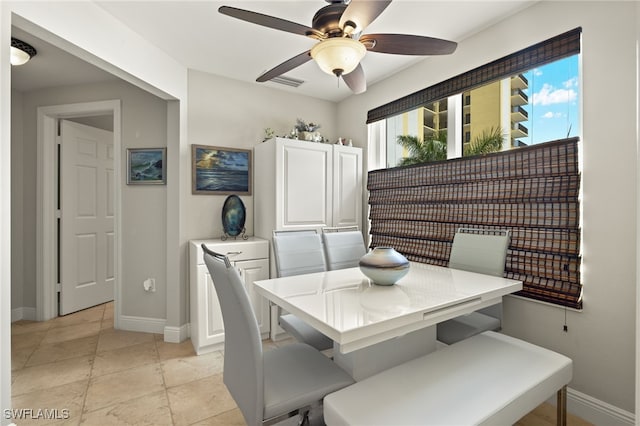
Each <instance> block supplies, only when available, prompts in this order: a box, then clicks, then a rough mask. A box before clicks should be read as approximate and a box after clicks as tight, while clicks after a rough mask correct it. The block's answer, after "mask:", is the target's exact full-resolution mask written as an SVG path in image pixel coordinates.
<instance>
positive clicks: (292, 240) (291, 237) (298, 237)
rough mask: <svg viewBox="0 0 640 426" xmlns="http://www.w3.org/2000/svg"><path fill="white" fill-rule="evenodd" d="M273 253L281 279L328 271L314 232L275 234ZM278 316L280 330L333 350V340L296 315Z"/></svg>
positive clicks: (304, 341) (280, 232) (319, 347)
mask: <svg viewBox="0 0 640 426" xmlns="http://www.w3.org/2000/svg"><path fill="white" fill-rule="evenodd" d="M273 253H274V256H275V261H276V262H275V263H276V274H277V275H278V277H289V276H293V275H301V274H309V273H312V272H323V271H325V270H326V269H327V266H326V261H325V257H324V249H323V248H322V240H321V238H320V235H318V233H317V231H316V230H315V229H312V230H300V231H273ZM278 312H279V309H278ZM276 315H277V316H278V323H279V325H280V327H282V328H283V329H284V330H285V331H286V332H287V333H289V334H290V335H291V336H293V337H294V338H295V339H296V340H298V341H299V342H303V343H307V344H309V345H311V346H313V347H314V348H316V349H318V350H320V351H324V350H327V349H331V348H333V340H331V339H330V338H328V337H327V336H325V335H324V334H322V333H321V332H319V331H318V330H316V329H315V328H313V327H311V326H310V325H309V324H307V323H306V322H304V321H303V320H302V319H300V318H299V317H297V316H296V315H294V314H291V313H282V314H279V313H278V314H276Z"/></svg>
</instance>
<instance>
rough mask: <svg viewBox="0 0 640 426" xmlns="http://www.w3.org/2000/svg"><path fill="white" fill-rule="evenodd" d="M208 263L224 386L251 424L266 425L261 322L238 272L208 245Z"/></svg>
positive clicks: (206, 261) (205, 252)
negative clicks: (218, 324)
mask: <svg viewBox="0 0 640 426" xmlns="http://www.w3.org/2000/svg"><path fill="white" fill-rule="evenodd" d="M202 250H203V251H204V262H205V264H206V265H207V268H208V269H209V273H210V274H211V277H212V281H213V283H214V284H213V285H214V287H215V289H216V294H217V295H218V301H219V302H220V309H221V310H222V320H223V323H224V376H223V377H224V384H225V385H226V386H227V388H228V389H229V392H230V393H231V396H233V399H234V400H235V401H236V404H237V405H238V408H240V411H242V415H243V416H244V418H245V421H246V422H247V424H250V425H255V424H260V423H262V420H263V413H264V372H263V370H262V342H261V340H260V330H259V328H258V322H257V321H256V317H255V315H254V313H253V309H252V308H251V302H250V301H249V296H248V295H247V291H246V290H245V287H244V284H243V282H242V280H241V279H240V275H238V271H237V270H236V269H235V268H234V267H233V266H232V265H231V263H230V262H229V259H228V258H227V257H226V256H224V255H222V254H219V253H215V252H213V251H211V250H209V249H208V248H207V247H206V246H205V245H204V244H203V245H202Z"/></svg>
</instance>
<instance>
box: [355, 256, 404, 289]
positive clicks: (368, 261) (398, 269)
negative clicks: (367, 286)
mask: <svg viewBox="0 0 640 426" xmlns="http://www.w3.org/2000/svg"><path fill="white" fill-rule="evenodd" d="M360 270H361V271H362V273H363V274H365V275H366V276H367V277H368V278H369V279H370V280H371V281H373V283H374V284H378V285H393V284H395V283H396V282H398V280H399V279H400V278H402V277H404V276H405V275H407V272H409V261H408V260H407V258H406V257H404V256H403V255H401V254H400V253H398V252H397V251H395V250H394V249H393V248H392V247H375V248H374V249H373V250H371V251H370V252H369V253H367V254H365V255H364V256H362V258H361V259H360Z"/></svg>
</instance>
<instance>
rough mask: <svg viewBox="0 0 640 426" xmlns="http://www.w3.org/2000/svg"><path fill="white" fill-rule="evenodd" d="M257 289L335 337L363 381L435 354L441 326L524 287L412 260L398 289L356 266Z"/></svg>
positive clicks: (263, 283) (337, 350)
mask: <svg viewBox="0 0 640 426" xmlns="http://www.w3.org/2000/svg"><path fill="white" fill-rule="evenodd" d="M254 289H255V291H256V292H257V293H258V294H260V295H261V296H263V297H265V298H266V299H267V300H269V301H270V302H271V303H273V304H276V305H278V306H281V307H282V308H284V309H286V310H287V311H289V312H290V313H292V314H294V315H297V316H298V317H299V318H300V319H302V320H303V321H305V322H307V323H308V324H309V325H310V326H312V327H314V328H315V329H317V330H319V331H320V332H322V333H324V334H325V335H327V336H328V337H329V338H331V339H332V340H333V341H334V342H335V343H334V360H335V361H336V362H337V363H339V364H341V366H343V368H345V369H346V370H347V371H348V372H350V373H351V374H352V376H353V377H354V378H355V379H356V380H361V379H363V378H365V377H368V376H370V375H372V374H375V373H376V372H378V371H381V370H382V369H386V368H389V367H391V366H393V365H396V364H399V363H401V362H404V361H407V360H409V359H412V358H415V357H417V356H420V355H423V354H426V353H429V352H431V351H433V350H435V348H436V331H435V328H436V327H435V325H436V324H438V323H439V322H442V321H446V320H448V319H451V318H454V317H457V316H459V315H464V314H468V313H470V312H473V311H476V310H478V309H480V308H483V307H486V306H490V305H493V304H496V303H499V302H500V301H501V300H502V296H504V295H507V294H510V293H513V292H516V291H519V290H521V289H522V282H521V281H516V280H512V279H507V278H501V277H495V276H491V275H484V274H479V273H474V272H468V271H462V270H457V269H452V268H447V267H441V266H435V265H428V264H423V263H417V262H411V266H410V269H409V273H408V274H407V275H405V276H404V277H403V278H402V279H400V280H399V281H398V282H397V283H396V284H394V285H391V286H381V285H377V284H373V283H372V282H371V280H369V279H368V278H367V277H366V276H365V275H364V274H363V273H362V272H361V271H360V269H359V268H357V267H356V268H348V269H340V270H334V271H325V272H317V273H312V274H304V275H296V276H289V277H283V278H273V279H268V280H260V281H255V282H254Z"/></svg>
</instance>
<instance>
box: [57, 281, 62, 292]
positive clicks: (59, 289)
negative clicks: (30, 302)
mask: <svg viewBox="0 0 640 426" xmlns="http://www.w3.org/2000/svg"><path fill="white" fill-rule="evenodd" d="M61 291H62V283H57V284H56V293H60V292H61Z"/></svg>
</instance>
